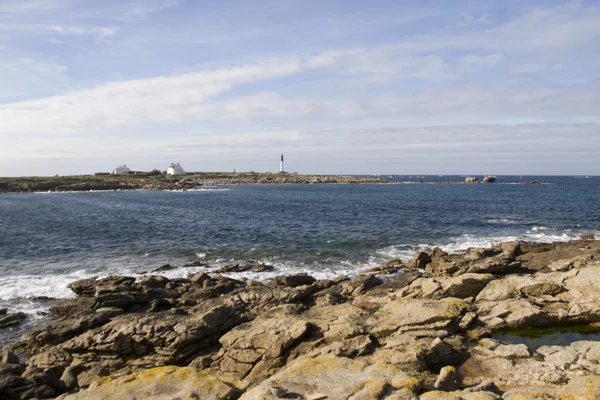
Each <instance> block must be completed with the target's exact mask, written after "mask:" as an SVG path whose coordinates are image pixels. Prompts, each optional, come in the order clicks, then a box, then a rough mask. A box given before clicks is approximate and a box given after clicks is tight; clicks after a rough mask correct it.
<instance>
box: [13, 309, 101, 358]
mask: <svg viewBox="0 0 600 400" xmlns="http://www.w3.org/2000/svg"><path fill="white" fill-rule="evenodd" d="M109 321H110V318H109V317H108V316H107V315H105V314H96V313H95V312H88V313H85V314H78V315H77V317H72V318H67V317H63V318H59V319H56V320H54V321H52V322H50V323H49V324H48V325H46V326H42V327H39V328H34V329H33V330H31V331H29V332H27V333H26V334H24V335H23V337H22V338H21V342H22V343H24V344H25V345H26V346H27V348H28V349H31V350H32V351H35V350H37V349H38V348H40V347H43V346H45V345H55V344H58V343H62V342H64V341H66V340H68V339H70V338H72V337H74V336H77V335H80V334H81V333H83V332H86V331H88V330H89V329H93V328H95V327H98V326H101V325H104V324H106V323H107V322H109Z"/></svg>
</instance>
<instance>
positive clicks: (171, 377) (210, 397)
mask: <svg viewBox="0 0 600 400" xmlns="http://www.w3.org/2000/svg"><path fill="white" fill-rule="evenodd" d="M238 397H239V390H238V389H236V388H235V387H233V386H231V385H229V384H227V383H225V382H222V381H221V380H220V379H219V378H217V377H215V376H212V375H209V374H207V373H205V372H200V371H197V370H195V369H193V368H186V367H173V366H168V367H158V368H151V369H148V370H143V371H140V372H136V373H133V374H131V375H125V376H121V377H118V378H113V377H110V376H109V377H106V378H101V379H100V380H98V381H96V382H94V383H92V385H91V386H90V387H89V389H87V390H82V391H81V392H79V393H75V394H71V395H65V396H62V397H61V398H60V399H61V400H100V399H119V400H141V399H144V400H172V399H202V400H228V399H236V398H238Z"/></svg>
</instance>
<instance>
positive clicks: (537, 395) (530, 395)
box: [502, 386, 583, 400]
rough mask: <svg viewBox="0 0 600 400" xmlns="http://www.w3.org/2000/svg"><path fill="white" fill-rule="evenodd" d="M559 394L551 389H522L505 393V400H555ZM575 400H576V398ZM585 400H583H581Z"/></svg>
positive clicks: (533, 387) (503, 397)
mask: <svg viewBox="0 0 600 400" xmlns="http://www.w3.org/2000/svg"><path fill="white" fill-rule="evenodd" d="M556 395H557V393H556V390H555V389H554V388H550V387H535V386H532V387H520V388H515V389H511V390H508V391H506V392H504V395H503V396H502V399H503V400H555V399H557V397H556ZM574 399H575V398H574ZM580 400H583V399H580Z"/></svg>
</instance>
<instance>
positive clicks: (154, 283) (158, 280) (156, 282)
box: [140, 275, 169, 289]
mask: <svg viewBox="0 0 600 400" xmlns="http://www.w3.org/2000/svg"><path fill="white" fill-rule="evenodd" d="M168 283H169V279H168V278H165V277H164V276H160V275H150V276H145V277H143V278H142V279H141V280H140V285H141V286H146V287H150V288H160V289H164V288H165V286H167V284H168Z"/></svg>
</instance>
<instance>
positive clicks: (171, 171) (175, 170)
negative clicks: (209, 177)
mask: <svg viewBox="0 0 600 400" xmlns="http://www.w3.org/2000/svg"><path fill="white" fill-rule="evenodd" d="M185 174H186V172H185V171H184V170H183V168H181V165H179V163H177V164H173V163H171V165H169V168H167V175H185Z"/></svg>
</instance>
